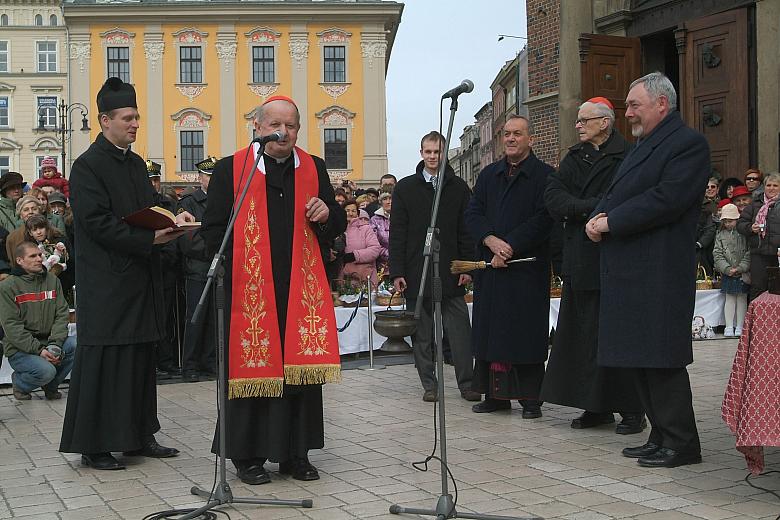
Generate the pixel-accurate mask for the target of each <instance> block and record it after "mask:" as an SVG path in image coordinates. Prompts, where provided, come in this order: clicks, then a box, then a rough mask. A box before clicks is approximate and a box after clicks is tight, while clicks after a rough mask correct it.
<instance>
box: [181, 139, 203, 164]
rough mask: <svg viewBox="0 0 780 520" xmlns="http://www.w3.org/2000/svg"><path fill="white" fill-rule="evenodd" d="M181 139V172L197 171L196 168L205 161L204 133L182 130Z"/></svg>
mask: <svg viewBox="0 0 780 520" xmlns="http://www.w3.org/2000/svg"><path fill="white" fill-rule="evenodd" d="M179 137H180V139H181V154H180V156H181V171H183V172H193V171H197V168H196V167H195V165H196V164H198V163H199V162H200V161H202V160H203V148H204V146H203V131H202V130H182V131H181V132H180V136H179Z"/></svg>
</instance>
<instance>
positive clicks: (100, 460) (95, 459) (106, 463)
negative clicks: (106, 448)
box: [81, 453, 125, 470]
mask: <svg viewBox="0 0 780 520" xmlns="http://www.w3.org/2000/svg"><path fill="white" fill-rule="evenodd" d="M81 464H82V465H83V466H87V467H89V468H94V469H102V470H117V469H125V467H124V466H123V465H122V464H120V463H119V461H118V460H116V459H115V458H114V457H113V456H112V455H111V454H110V453H84V454H83V455H81Z"/></svg>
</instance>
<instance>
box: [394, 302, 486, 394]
mask: <svg viewBox="0 0 780 520" xmlns="http://www.w3.org/2000/svg"><path fill="white" fill-rule="evenodd" d="M406 305H407V308H408V309H410V310H411V309H414V308H415V305H416V300H411V299H410V300H407V302H406ZM441 314H442V323H443V326H444V333H445V334H446V335H447V337H448V338H449V341H450V349H451V350H452V361H453V364H454V365H455V378H456V379H457V381H458V388H459V389H460V390H471V380H472V378H473V377H474V358H473V357H472V355H471V320H470V319H469V309H468V307H467V306H466V302H465V301H464V300H463V297H462V296H453V297H451V298H447V297H445V298H442V302H441ZM433 338H434V335H433V303H432V301H431V300H430V299H429V298H426V299H425V301H424V303H423V306H422V313H421V314H420V320H419V321H418V322H417V332H415V333H414V336H412V344H413V345H414V364H415V365H416V366H417V374H418V375H419V376H420V382H421V383H422V387H423V389H425V390H435V389H436V375H435V368H436V367H435V363H434V360H435V353H434V349H435V348H436V345H435V343H434V341H433Z"/></svg>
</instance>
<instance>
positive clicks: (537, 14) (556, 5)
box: [526, 0, 561, 166]
mask: <svg viewBox="0 0 780 520" xmlns="http://www.w3.org/2000/svg"><path fill="white" fill-rule="evenodd" d="M526 12H527V17H528V28H527V31H528V32H527V34H528V101H527V103H528V113H529V117H530V119H531V124H532V125H533V127H534V147H533V149H534V153H535V154H536V156H537V157H538V158H539V159H541V160H542V161H544V162H546V163H549V164H552V165H553V166H557V165H558V161H559V153H560V152H559V150H560V140H559V136H558V127H559V126H558V125H559V114H558V86H559V83H558V72H559V63H560V62H559V56H560V37H561V29H560V27H561V24H560V12H561V2H560V0H526Z"/></svg>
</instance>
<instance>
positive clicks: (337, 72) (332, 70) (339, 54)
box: [322, 45, 347, 83]
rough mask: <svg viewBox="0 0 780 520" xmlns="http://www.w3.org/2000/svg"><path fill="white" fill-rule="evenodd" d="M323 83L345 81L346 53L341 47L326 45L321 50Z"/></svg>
mask: <svg viewBox="0 0 780 520" xmlns="http://www.w3.org/2000/svg"><path fill="white" fill-rule="evenodd" d="M322 51H323V59H324V70H325V77H324V78H323V81H324V82H325V83H344V82H346V81H347V53H346V48H345V47H344V46H343V45H326V46H325V47H324V48H323V49H322Z"/></svg>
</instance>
